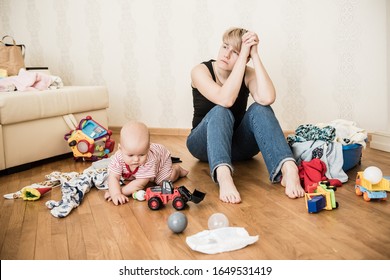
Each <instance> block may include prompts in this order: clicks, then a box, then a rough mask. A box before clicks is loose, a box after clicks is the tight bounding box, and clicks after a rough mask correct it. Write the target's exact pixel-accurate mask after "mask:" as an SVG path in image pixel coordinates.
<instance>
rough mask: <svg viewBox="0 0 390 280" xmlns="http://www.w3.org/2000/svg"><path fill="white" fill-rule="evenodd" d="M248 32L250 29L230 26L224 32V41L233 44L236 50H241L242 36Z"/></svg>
mask: <svg viewBox="0 0 390 280" xmlns="http://www.w3.org/2000/svg"><path fill="white" fill-rule="evenodd" d="M247 32H248V30H246V29H243V28H237V27H232V28H229V29H228V30H226V31H225V33H224V34H223V36H222V41H223V42H224V43H226V44H229V45H230V46H232V47H233V48H234V49H235V50H237V51H241V43H242V36H243V35H244V34H245V33H247Z"/></svg>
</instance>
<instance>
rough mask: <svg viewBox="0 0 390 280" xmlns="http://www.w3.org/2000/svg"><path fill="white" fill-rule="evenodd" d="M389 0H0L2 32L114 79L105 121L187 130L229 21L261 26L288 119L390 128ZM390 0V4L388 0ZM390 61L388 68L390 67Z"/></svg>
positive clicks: (81, 78)
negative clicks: (196, 69) (199, 85)
mask: <svg viewBox="0 0 390 280" xmlns="http://www.w3.org/2000/svg"><path fill="white" fill-rule="evenodd" d="M386 5H387V6H388V5H389V1H388V0H387V1H386V0H277V1H267V0H258V1H256V0H246V1H242V0H214V1H212V0H209V1H207V0H186V1H182V0H159V1H157V0H156V1H153V0H112V1H103V0H57V1H50V0H35V1H34V0H29V1H27V0H0V36H2V35H6V34H9V35H12V36H13V37H14V38H15V39H16V40H17V42H19V43H24V44H25V45H26V46H27V55H26V64H27V65H28V66H48V67H49V68H50V70H51V72H52V74H54V75H58V76H60V77H61V78H62V79H63V80H64V82H65V84H67V85H107V87H108V89H109V92H110V109H109V125H110V126H121V125H122V124H123V123H124V122H125V121H126V120H128V119H139V120H142V121H144V122H145V123H147V125H149V126H150V127H162V128H190V126H191V119H192V96H191V88H190V74H189V73H190V70H191V68H192V67H193V66H194V65H195V64H197V63H199V62H201V61H204V60H208V59H210V58H214V57H215V56H216V54H217V51H218V48H219V45H220V42H221V35H222V33H223V31H224V30H225V29H227V28H229V27H231V26H240V27H245V28H247V29H252V30H255V31H256V32H258V34H259V36H260V39H261V46H260V51H261V55H262V58H263V62H264V64H265V65H266V67H267V69H268V72H269V74H270V76H271V78H272V79H273V81H274V83H275V86H276V89H277V92H278V98H277V101H276V103H275V104H274V106H273V107H274V110H275V112H276V114H277V115H278V117H279V120H280V123H281V125H282V128H283V129H285V130H293V129H295V128H296V127H297V126H298V125H299V124H303V123H318V122H328V121H331V120H334V119H338V118H343V119H348V120H353V121H355V122H356V123H357V124H358V126H360V127H363V128H366V129H367V130H368V131H369V132H370V131H377V130H385V129H388V128H389V127H390V118H389V116H390V114H389V113H387V112H389V108H390V101H389V99H390V98H388V95H389V87H390V86H389V80H390V78H389V74H388V72H387V68H389V65H390V63H389V60H388V53H390V52H389V43H388V38H387V34H388V33H389V30H390V28H389V23H388V19H387V18H388V17H389V16H388V15H386ZM387 8H388V7H387ZM389 69H390V68H389Z"/></svg>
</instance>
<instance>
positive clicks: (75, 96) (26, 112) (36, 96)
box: [0, 86, 109, 172]
mask: <svg viewBox="0 0 390 280" xmlns="http://www.w3.org/2000/svg"><path fill="white" fill-rule="evenodd" d="M108 105H109V97H108V92H107V88H106V87H104V86H65V87H62V88H60V89H52V90H44V91H26V92H18V91H14V92H0V171H2V172H4V170H9V169H12V168H13V167H17V166H21V165H25V164H26V163H32V162H36V161H39V160H42V159H46V158H51V157H55V156H58V155H63V154H68V153H70V152H71V150H70V148H69V146H68V144H67V141H65V140H64V135H65V134H66V133H67V132H69V131H70V130H71V129H70V128H69V126H68V125H67V123H66V121H65V120H64V118H63V116H64V115H68V114H73V116H74V117H75V118H76V120H77V121H80V120H81V119H83V118H85V117H86V116H91V117H92V118H93V119H94V120H95V121H97V122H98V123H100V124H101V125H102V126H104V127H107V126H108V117H107V108H108Z"/></svg>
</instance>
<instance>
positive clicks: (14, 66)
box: [0, 35, 26, 76]
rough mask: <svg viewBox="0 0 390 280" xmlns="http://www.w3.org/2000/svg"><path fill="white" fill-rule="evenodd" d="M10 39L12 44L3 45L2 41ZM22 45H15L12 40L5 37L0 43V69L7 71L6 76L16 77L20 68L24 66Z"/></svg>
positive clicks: (23, 47)
mask: <svg viewBox="0 0 390 280" xmlns="http://www.w3.org/2000/svg"><path fill="white" fill-rule="evenodd" d="M7 37H8V38H10V39H12V44H10V43H5V41H4V39H6V38H7ZM25 48H26V47H25V46H24V45H17V44H16V42H15V40H14V38H12V37H11V36H9V35H5V36H4V37H3V38H2V39H1V41H0V69H4V70H6V71H7V74H8V76H15V75H18V73H19V70H20V68H25V65H24V53H25Z"/></svg>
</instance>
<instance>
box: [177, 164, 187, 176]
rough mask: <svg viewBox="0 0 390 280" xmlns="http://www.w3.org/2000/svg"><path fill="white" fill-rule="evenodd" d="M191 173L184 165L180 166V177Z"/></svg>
mask: <svg viewBox="0 0 390 280" xmlns="http://www.w3.org/2000/svg"><path fill="white" fill-rule="evenodd" d="M188 173H189V171H188V170H185V169H184V168H183V167H181V166H180V169H179V177H185V176H187V175H188Z"/></svg>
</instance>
